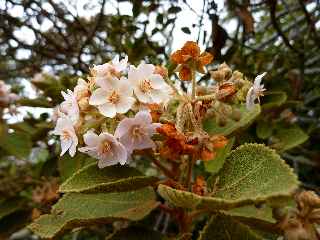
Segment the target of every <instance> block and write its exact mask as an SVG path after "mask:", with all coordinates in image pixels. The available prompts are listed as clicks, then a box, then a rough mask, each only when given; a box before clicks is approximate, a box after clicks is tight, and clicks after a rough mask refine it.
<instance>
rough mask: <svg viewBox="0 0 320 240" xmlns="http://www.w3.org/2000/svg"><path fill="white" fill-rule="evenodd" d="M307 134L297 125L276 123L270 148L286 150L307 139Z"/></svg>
mask: <svg viewBox="0 0 320 240" xmlns="http://www.w3.org/2000/svg"><path fill="white" fill-rule="evenodd" d="M308 138H309V136H308V135H307V134H306V133H305V132H304V131H303V130H302V129H301V128H300V127H299V126H298V125H292V126H286V125H282V124H281V125H278V126H277V127H276V129H275V133H274V135H273V139H272V140H273V141H274V142H275V143H274V144H272V145H271V147H272V148H275V149H277V150H278V151H286V150H289V149H291V148H294V147H296V146H299V145H300V144H302V143H304V142H305V141H307V140H308Z"/></svg>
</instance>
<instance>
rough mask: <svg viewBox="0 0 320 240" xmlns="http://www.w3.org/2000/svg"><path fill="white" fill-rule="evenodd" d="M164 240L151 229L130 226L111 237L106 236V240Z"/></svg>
mask: <svg viewBox="0 0 320 240" xmlns="http://www.w3.org/2000/svg"><path fill="white" fill-rule="evenodd" d="M150 239H152V240H164V236H163V235H162V234H161V233H159V232H156V231H154V230H151V229H147V228H144V227H139V226H132V227H129V228H126V229H122V230H120V231H119V232H116V233H115V234H112V235H111V236H108V237H107V238H106V240H150Z"/></svg>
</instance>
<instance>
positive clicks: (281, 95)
mask: <svg viewBox="0 0 320 240" xmlns="http://www.w3.org/2000/svg"><path fill="white" fill-rule="evenodd" d="M286 101H287V94H286V93H285V92H282V91H275V92H269V93H268V94H266V95H265V96H264V97H263V98H262V104H261V106H262V109H270V108H274V107H280V106H281V105H282V104H284V103H285V102H286Z"/></svg>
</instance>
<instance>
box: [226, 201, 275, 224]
mask: <svg viewBox="0 0 320 240" xmlns="http://www.w3.org/2000/svg"><path fill="white" fill-rule="evenodd" d="M224 213H225V214H226V215H230V216H237V217H245V218H254V219H259V220H262V221H266V222H269V223H276V220H275V219H274V218H273V217H272V208H271V207H270V206H268V205H266V204H263V205H262V206H260V207H255V206H254V205H248V206H243V207H240V208H234V209H231V210H228V211H224Z"/></svg>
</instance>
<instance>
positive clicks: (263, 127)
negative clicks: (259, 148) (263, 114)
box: [256, 120, 273, 139]
mask: <svg viewBox="0 0 320 240" xmlns="http://www.w3.org/2000/svg"><path fill="white" fill-rule="evenodd" d="M272 131H273V125H272V123H270V122H267V121H264V120H259V121H258V122H257V127H256V134H257V136H258V137H259V138H261V139H267V138H269V137H270V136H271V135H272Z"/></svg>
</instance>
